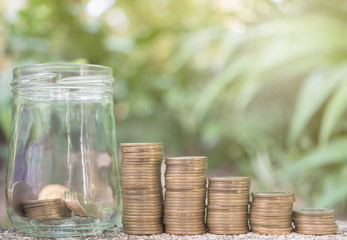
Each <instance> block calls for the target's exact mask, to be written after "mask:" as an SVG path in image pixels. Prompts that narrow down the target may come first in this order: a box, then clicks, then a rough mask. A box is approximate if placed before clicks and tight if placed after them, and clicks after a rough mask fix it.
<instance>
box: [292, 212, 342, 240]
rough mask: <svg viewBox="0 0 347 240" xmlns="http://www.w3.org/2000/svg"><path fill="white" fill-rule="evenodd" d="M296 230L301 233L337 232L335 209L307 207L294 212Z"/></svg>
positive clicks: (323, 233)
mask: <svg viewBox="0 0 347 240" xmlns="http://www.w3.org/2000/svg"><path fill="white" fill-rule="evenodd" d="M293 222H294V225H295V231H296V232H297V233H301V234H311V235H328V234H335V233H336V232H337V225H336V223H335V216H334V210H331V209H326V208H305V209H301V210H298V211H294V212H293Z"/></svg>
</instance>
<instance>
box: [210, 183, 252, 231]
mask: <svg viewBox="0 0 347 240" xmlns="http://www.w3.org/2000/svg"><path fill="white" fill-rule="evenodd" d="M208 180H209V188H208V206H207V227H208V231H209V232H210V233H213V234H242V233H247V232H248V231H249V227H248V204H249V189H250V186H251V179H250V178H249V177H229V178H209V179H208Z"/></svg>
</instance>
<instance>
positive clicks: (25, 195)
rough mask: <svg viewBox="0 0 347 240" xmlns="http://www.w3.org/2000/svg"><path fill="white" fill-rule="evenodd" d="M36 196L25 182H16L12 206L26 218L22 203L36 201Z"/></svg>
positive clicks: (11, 195) (11, 198) (12, 193)
mask: <svg viewBox="0 0 347 240" xmlns="http://www.w3.org/2000/svg"><path fill="white" fill-rule="evenodd" d="M35 199H36V196H35V194H34V192H33V190H32V189H31V187H30V186H29V185H28V184H27V183H25V182H16V183H15V184H14V185H13V187H12V191H11V193H10V199H9V200H10V201H9V202H10V206H11V207H12V209H13V211H14V212H15V213H17V214H18V215H19V216H22V217H24V212H23V210H22V208H21V203H22V202H23V201H27V200H35Z"/></svg>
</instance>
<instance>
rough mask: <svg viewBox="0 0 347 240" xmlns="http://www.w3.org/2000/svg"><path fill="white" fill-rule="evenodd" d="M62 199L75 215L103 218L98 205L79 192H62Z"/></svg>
mask: <svg viewBox="0 0 347 240" xmlns="http://www.w3.org/2000/svg"><path fill="white" fill-rule="evenodd" d="M63 200H64V202H65V204H66V206H67V207H68V208H69V209H70V210H71V211H72V213H73V214H74V215H75V216H80V217H94V218H96V217H97V218H103V214H102V212H101V211H100V210H99V209H98V207H97V206H96V205H95V204H94V203H92V202H90V201H88V200H87V199H85V197H84V196H83V194H81V193H79V192H71V191H68V192H64V194H63Z"/></svg>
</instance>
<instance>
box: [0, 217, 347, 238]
mask: <svg viewBox="0 0 347 240" xmlns="http://www.w3.org/2000/svg"><path fill="white" fill-rule="evenodd" d="M336 223H337V225H338V226H339V230H338V232H337V234H334V235H325V236H314V235H303V234H297V233H291V234H287V235H260V234H254V233H252V232H249V233H247V234H240V235H215V234H209V233H206V234H204V235H193V236H174V235H169V234H165V233H163V234H158V235H149V236H135V235H128V234H125V233H123V232H122V230H121V229H120V228H117V227H115V228H114V229H112V230H110V231H106V232H104V233H103V234H101V235H95V236H87V237H81V238H76V237H72V238H71V237H69V238H55V239H57V240H59V239H60V240H77V239H85V240H95V239H100V240H108V239H121V240H159V239H163V240H207V239H209V240H241V239H255V240H258V239H259V240H262V239H267V240H277V239H279V240H284V239H286V240H287V239H289V240H290V239H300V240H302V239H303V240H306V239H307V240H311V239H314V240H323V239H329V240H341V239H344V240H346V239H347V221H336ZM0 239H22V240H37V239H40V238H34V237H29V236H26V235H24V234H22V233H19V232H18V231H16V230H15V229H14V228H13V227H4V226H0ZM41 239H50V238H41Z"/></svg>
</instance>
